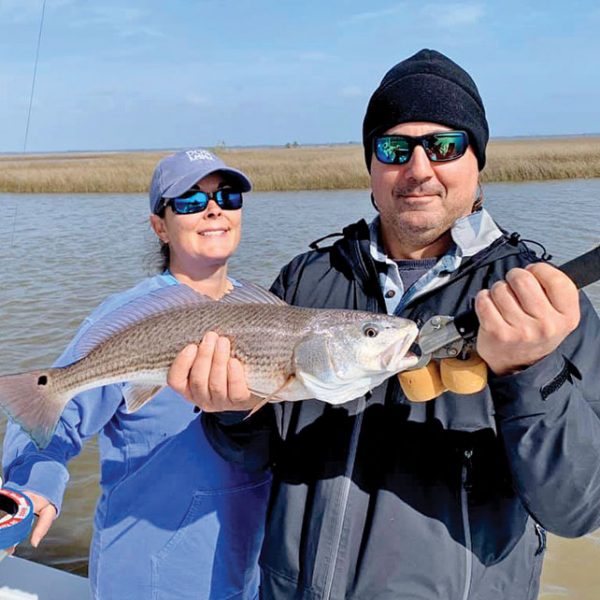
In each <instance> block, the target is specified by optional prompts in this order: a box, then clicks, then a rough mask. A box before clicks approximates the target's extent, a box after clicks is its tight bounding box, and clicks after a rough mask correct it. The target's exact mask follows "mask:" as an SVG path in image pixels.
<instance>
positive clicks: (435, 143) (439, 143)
mask: <svg viewBox="0 0 600 600" xmlns="http://www.w3.org/2000/svg"><path fill="white" fill-rule="evenodd" d="M417 146H421V147H422V148H423V150H425V154H426V155H427V158H429V160H430V161H431V162H446V161H449V160H456V159H457V158H460V157H461V156H462V155H463V154H464V153H465V152H466V151H467V148H468V147H469V136H468V135H467V132H466V131H440V132H439V133H428V134H427V135H419V136H412V135H380V136H378V137H376V138H375V140H374V141H373V149H374V151H375V156H376V157H377V160H378V161H379V162H382V163H383V164H386V165H403V164H405V163H407V162H408V161H409V160H410V157H411V156H412V153H413V150H414V149H415V148H416V147H417Z"/></svg>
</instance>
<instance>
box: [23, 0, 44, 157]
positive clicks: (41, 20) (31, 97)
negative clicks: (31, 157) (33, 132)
mask: <svg viewBox="0 0 600 600" xmlns="http://www.w3.org/2000/svg"><path fill="white" fill-rule="evenodd" d="M45 14H46V0H43V1H42V17H41V19H40V30H39V32H38V39H37V49H36V51H35V63H34V65H33V79H32V80H31V93H30V94H29V110H28V111H27V124H26V125H25V140H24V141H23V152H25V151H26V150H27V138H28V137H29V122H30V120H31V107H32V106H33V93H34V91H35V80H36V77H37V68H38V61H39V58H40V45H41V42H42V31H43V29H44V15H45Z"/></svg>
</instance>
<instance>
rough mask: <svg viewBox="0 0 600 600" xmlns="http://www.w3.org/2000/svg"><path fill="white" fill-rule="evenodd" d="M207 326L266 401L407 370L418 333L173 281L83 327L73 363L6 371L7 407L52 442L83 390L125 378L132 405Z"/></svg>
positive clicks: (266, 296) (346, 388)
mask: <svg viewBox="0 0 600 600" xmlns="http://www.w3.org/2000/svg"><path fill="white" fill-rule="evenodd" d="M208 331H215V332H217V333H218V334H220V335H223V336H226V337H228V338H229V339H230V341H231V349H232V355H233V356H234V357H235V358H238V359H239V360H240V361H241V362H242V364H243V365H244V369H245V372H246V379H247V383H248V387H249V389H250V390H251V391H252V392H253V393H255V394H257V395H258V396H262V397H263V398H266V399H268V400H269V401H282V400H290V401H296V400H303V399H307V398H317V399H319V400H323V401H325V402H329V403H331V404H341V403H343V402H348V401H349V400H352V399H353V398H356V397H358V396H360V395H362V394H364V393H366V392H367V391H368V390H370V389H372V388H373V387H375V386H377V385H379V384H381V383H382V382H383V381H385V379H386V378H387V377H390V376H391V375H393V374H394V373H398V372H400V371H402V370H403V369H405V368H410V367H411V366H413V365H414V364H416V362H417V361H418V358H417V357H416V356H415V355H414V354H412V353H411V352H409V349H410V345H411V344H412V343H413V341H414V339H415V338H416V335H417V333H418V330H417V327H416V325H415V323H414V322H412V321H409V320H407V319H401V318H399V317H393V316H388V315H382V314H374V313H366V312H360V311H352V310H339V309H313V308H300V307H292V306H289V305H287V304H285V303H284V302H283V301H282V300H280V299H279V298H276V297H274V296H273V295H272V294H270V293H269V292H267V291H266V290H261V289H259V288H257V286H253V285H252V284H251V285H250V286H248V285H244V286H242V289H241V290H240V289H234V290H233V291H232V292H231V293H230V294H228V295H227V296H226V297H225V298H223V299H222V300H221V301H213V300H210V299H208V298H206V297H203V296H201V295H198V294H197V293H196V292H194V291H193V290H191V289H190V288H187V286H184V285H181V286H171V287H169V288H168V289H161V290H157V291H156V292H151V293H149V294H148V295H147V296H144V297H143V298H141V299H139V300H136V301H134V302H132V303H131V304H128V305H124V306H123V307H122V308H121V309H117V310H115V311H113V312H112V313H109V314H108V315H106V316H105V317H104V318H103V319H102V320H100V321H99V322H97V323H96V324H95V325H93V326H92V327H91V328H90V329H89V330H87V331H84V332H82V335H81V337H80V339H79V340H78V341H77V342H76V343H75V347H74V348H73V353H74V355H75V356H81V357H82V358H80V359H79V360H77V361H76V362H74V363H73V364H71V365H68V366H65V367H60V368H52V369H46V370H39V371H31V372H29V373H18V374H15V375H6V376H3V377H0V408H2V409H4V410H5V411H6V412H7V414H8V415H9V417H10V418H12V419H13V420H15V421H16V422H17V423H19V424H20V425H21V426H22V427H23V428H24V429H25V431H27V432H28V433H29V435H30V436H31V437H32V439H33V440H35V442H36V443H37V444H38V445H39V446H40V447H45V446H46V445H47V444H48V442H49V440H50V438H51V437H52V435H53V432H54V430H55V428H56V424H57V422H58V419H59V418H60V414H61V413H62V411H63V410H64V407H65V405H66V404H67V402H68V401H69V400H70V399H71V398H72V397H74V396H75V395H77V394H79V393H80V392H82V391H84V390H86V389H91V388H95V387H100V386H103V385H108V384H111V383H126V384H127V385H126V386H125V388H126V389H125V388H124V390H123V396H124V399H125V402H126V404H127V408H128V409H129V410H130V411H135V410H138V409H140V408H141V407H142V406H143V405H144V404H145V403H146V402H148V401H150V400H151V399H152V397H153V396H154V394H156V393H157V392H158V391H159V390H160V389H161V388H162V387H164V386H165V385H166V378H167V372H168V369H169V368H170V366H171V364H172V363H173V360H174V359H175V357H176V356H177V354H178V353H179V352H180V351H181V350H182V349H183V348H184V347H185V346H186V345H188V344H191V343H193V344H198V343H200V341H201V340H202V338H203V337H204V335H205V334H206V332H208Z"/></svg>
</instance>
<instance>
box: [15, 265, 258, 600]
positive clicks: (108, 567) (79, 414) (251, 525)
mask: <svg viewBox="0 0 600 600" xmlns="http://www.w3.org/2000/svg"><path fill="white" fill-rule="evenodd" d="M168 285H177V280H176V279H175V278H174V277H172V276H171V275H170V274H168V273H165V274H162V275H157V276H155V277H151V278H149V279H146V280H144V281H142V282H141V283H140V284H139V285H137V286H136V287H134V288H132V289H130V290H128V291H127V292H124V293H120V294H116V295H114V296H111V297H109V298H108V299H107V300H106V301H105V302H104V303H102V304H101V305H100V307H99V308H97V309H96V310H95V311H94V312H93V313H92V314H91V315H90V316H89V317H88V318H87V319H86V320H85V321H84V323H83V324H82V326H81V327H80V329H79V331H78V332H77V334H76V336H75V338H74V339H73V341H72V342H71V343H70V344H69V346H68V347H67V349H66V350H65V352H64V353H63V354H62V356H61V357H60V358H59V360H58V361H57V362H56V365H55V366H63V365H67V364H69V363H71V362H72V361H73V359H74V348H75V346H76V343H77V341H78V340H79V339H80V337H81V336H82V335H83V334H84V333H85V332H86V331H87V330H88V329H89V328H90V327H91V326H92V325H93V324H95V323H96V322H97V321H98V320H99V319H100V318H102V317H104V316H106V315H108V314H109V313H110V312H112V311H113V310H115V309H116V308H118V307H120V306H122V305H123V304H125V303H127V302H129V301H131V300H133V299H135V298H136V297H138V296H142V295H144V294H146V293H148V292H151V291H153V290H156V289H158V288H161V287H164V286H168ZM122 392H123V384H113V385H107V386H104V387H102V388H95V389H92V390H89V391H87V392H83V393H81V394H79V395H78V396H76V397H75V398H73V399H72V400H71V401H70V402H69V403H68V404H67V406H66V408H65V411H64V413H63V415H62V416H61V419H60V421H59V424H58V427H57V430H56V433H55V434H54V436H53V438H52V441H51V442H50V444H49V445H48V446H47V447H46V448H45V449H44V450H41V451H40V450H38V449H37V448H36V446H35V445H34V444H33V443H32V442H31V440H30V439H29V437H28V436H27V435H26V434H25V433H24V432H23V431H22V430H21V428H20V427H19V426H17V425H15V424H12V423H10V424H9V425H8V427H7V432H6V436H5V440H4V449H3V468H4V475H5V479H6V485H8V486H10V487H12V488H14V489H17V490H31V491H33V492H35V493H37V494H40V495H42V496H44V497H45V498H47V499H48V500H50V502H52V503H53V504H54V505H55V506H56V507H57V509H58V510H59V511H60V508H61V503H62V498H63V494H64V491H65V488H66V486H67V483H68V480H69V474H68V470H67V463H68V461H69V460H70V459H71V458H73V457H75V456H76V455H77V454H78V453H79V452H80V451H81V449H82V447H83V445H84V444H85V442H86V441H87V440H88V439H89V438H90V437H92V436H94V435H95V434H98V438H99V451H100V470H101V477H100V487H101V495H100V499H99V501H98V505H97V509H96V513H95V517H94V536H93V539H92V545H91V553H90V581H91V584H92V589H93V593H94V597H95V598H101V599H102V600H106V599H113V598H114V599H119V600H121V599H123V598H128V599H136V598H139V599H144V600H145V599H147V598H157V599H158V598H160V599H173V600H175V599H177V600H183V599H186V598H190V599H191V598H194V599H199V598H201V599H203V598H210V599H213V598H214V599H220V598H240V599H242V598H243V599H246V598H254V597H255V596H256V594H257V589H258V570H257V566H256V563H257V558H258V552H259V550H260V545H261V541H262V536H263V520H264V515H265V509H266V503H267V497H268V492H269V483H270V482H269V478H268V476H267V475H265V474H264V473H247V472H244V471H242V470H241V469H239V468H238V467H236V466H234V465H232V464H230V463H228V462H226V461H225V460H223V459H222V458H221V457H220V456H219V455H218V454H217V453H216V452H215V451H214V450H213V449H212V447H211V446H210V444H208V443H207V441H206V438H205V437H204V433H203V429H202V428H201V427H200V426H199V424H198V419H197V415H196V414H194V412H193V406H192V405H191V404H190V403H188V402H186V401H185V399H183V398H182V397H181V396H179V395H178V394H176V393H175V392H174V391H173V390H171V389H170V388H165V389H164V390H163V391H162V392H161V393H159V394H158V395H157V396H156V397H154V398H153V399H152V400H151V401H150V402H148V403H147V404H146V405H145V406H144V407H142V408H141V409H140V410H139V411H137V412H135V413H132V414H128V413H127V411H126V408H125V403H124V400H123V393H122Z"/></svg>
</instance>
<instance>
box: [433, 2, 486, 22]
mask: <svg viewBox="0 0 600 600" xmlns="http://www.w3.org/2000/svg"><path fill="white" fill-rule="evenodd" d="M484 14H485V11H484V8H483V5H482V4H478V3H459V4H435V5H434V4H428V5H425V6H424V7H423V9H422V15H423V17H424V18H427V19H431V20H432V21H433V22H434V23H436V24H437V25H438V26H439V27H443V28H447V27H457V26H460V25H475V24H476V23H478V22H479V21H481V19H482V18H483V16H484Z"/></svg>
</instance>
